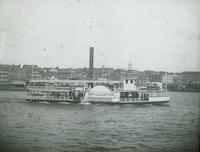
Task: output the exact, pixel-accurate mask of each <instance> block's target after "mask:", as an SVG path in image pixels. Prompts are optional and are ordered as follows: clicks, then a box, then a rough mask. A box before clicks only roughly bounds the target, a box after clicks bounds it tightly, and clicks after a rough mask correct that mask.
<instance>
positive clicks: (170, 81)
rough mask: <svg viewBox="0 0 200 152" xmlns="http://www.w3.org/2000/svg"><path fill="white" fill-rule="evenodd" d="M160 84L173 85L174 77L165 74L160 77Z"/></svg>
mask: <svg viewBox="0 0 200 152" xmlns="http://www.w3.org/2000/svg"><path fill="white" fill-rule="evenodd" d="M162 83H163V84H164V83H167V84H173V83H174V75H172V74H165V75H163V76H162Z"/></svg>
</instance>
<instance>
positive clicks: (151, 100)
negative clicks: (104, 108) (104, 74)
mask: <svg viewBox="0 0 200 152" xmlns="http://www.w3.org/2000/svg"><path fill="white" fill-rule="evenodd" d="M169 101H170V98H169V97H150V98H149V100H120V99H118V100H116V99H113V98H110V99H108V98H103V97H99V98H97V97H88V98H86V99H85V100H84V102H89V103H97V104H99V103H103V104H162V103H168V102H169Z"/></svg>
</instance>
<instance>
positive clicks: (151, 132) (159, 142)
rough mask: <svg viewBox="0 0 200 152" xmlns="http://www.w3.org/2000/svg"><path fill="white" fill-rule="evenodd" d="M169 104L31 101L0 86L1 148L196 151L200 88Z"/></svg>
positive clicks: (172, 94)
mask: <svg viewBox="0 0 200 152" xmlns="http://www.w3.org/2000/svg"><path fill="white" fill-rule="evenodd" d="M169 95H170V97H171V102H170V103H169V104H165V105H140V106H139V105H138V106H136V105H92V104H90V105H83V104H61V103H60V104H47V103H27V102H26V101H25V99H24V98H25V92H11V91H0V151H27V152H29V151H30V152H32V151H42V152H45V151H58V152H65V151H66V152H67V151H78V152H84V151H113V152H114V151H116V152H117V151H120V152H126V151H127V152H128V151H130V152H132V151H134V152H140V151H142V152H158V151H162V152H172V151H173V152H186V151H188V152H189V151H191V152H196V151H198V149H199V122H200V121H199V120H200V116H199V110H200V109H199V108H200V93H177V92H170V93H169Z"/></svg>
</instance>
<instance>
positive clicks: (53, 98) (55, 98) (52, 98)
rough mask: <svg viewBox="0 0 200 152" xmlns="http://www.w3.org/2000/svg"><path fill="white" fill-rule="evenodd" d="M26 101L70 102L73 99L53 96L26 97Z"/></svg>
mask: <svg viewBox="0 0 200 152" xmlns="http://www.w3.org/2000/svg"><path fill="white" fill-rule="evenodd" d="M26 98H27V99H47V100H49V99H51V100H72V99H73V98H70V97H55V96H34V95H33V96H30V95H28V96H27V97H26Z"/></svg>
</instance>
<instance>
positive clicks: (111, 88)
mask: <svg viewBox="0 0 200 152" xmlns="http://www.w3.org/2000/svg"><path fill="white" fill-rule="evenodd" d="M27 89H28V91H27V97H26V99H27V101H29V102H39V101H47V102H67V103H104V104H161V103H168V102H169V101H170V98H169V96H168V95H167V92H166V91H163V89H162V88H160V89H156V90H155V89H144V88H137V87H136V85H135V79H124V80H123V82H121V81H92V80H90V81H89V80H31V81H30V82H28V85H27Z"/></svg>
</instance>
